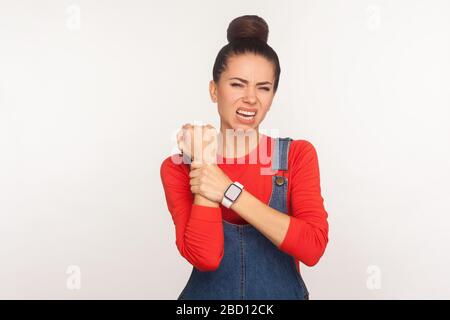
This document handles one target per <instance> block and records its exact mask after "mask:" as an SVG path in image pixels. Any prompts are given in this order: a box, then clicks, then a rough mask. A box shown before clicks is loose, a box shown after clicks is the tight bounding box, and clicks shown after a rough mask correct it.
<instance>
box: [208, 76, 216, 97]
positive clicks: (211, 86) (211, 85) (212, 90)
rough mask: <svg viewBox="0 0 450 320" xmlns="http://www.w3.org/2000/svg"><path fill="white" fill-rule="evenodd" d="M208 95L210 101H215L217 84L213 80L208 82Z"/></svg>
mask: <svg viewBox="0 0 450 320" xmlns="http://www.w3.org/2000/svg"><path fill="white" fill-rule="evenodd" d="M209 95H210V96H211V101H212V102H217V86H216V83H215V82H214V80H211V81H210V82H209Z"/></svg>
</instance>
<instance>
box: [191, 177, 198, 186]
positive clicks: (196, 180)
mask: <svg viewBox="0 0 450 320" xmlns="http://www.w3.org/2000/svg"><path fill="white" fill-rule="evenodd" d="M189 184H190V185H191V186H198V185H200V178H199V177H195V178H192V179H190V180H189Z"/></svg>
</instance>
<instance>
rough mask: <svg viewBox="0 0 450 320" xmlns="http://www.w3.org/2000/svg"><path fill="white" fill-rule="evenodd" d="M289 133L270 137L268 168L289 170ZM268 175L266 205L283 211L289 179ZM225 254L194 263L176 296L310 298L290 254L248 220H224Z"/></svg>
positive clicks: (232, 298) (184, 298) (221, 298)
mask: <svg viewBox="0 0 450 320" xmlns="http://www.w3.org/2000/svg"><path fill="white" fill-rule="evenodd" d="M291 140H292V139H291V138H289V137H287V138H274V145H273V149H272V150H273V151H272V170H283V171H287V170H288V154H289V145H290V142H291ZM282 173H283V175H273V176H272V195H271V197H270V201H269V206H270V207H272V208H274V209H276V210H278V211H280V212H282V213H285V214H287V205H288V204H287V190H288V179H287V177H285V175H284V172H282ZM223 231H224V255H223V258H222V261H221V263H220V266H219V268H218V269H216V270H214V271H206V272H202V271H199V270H198V269H196V268H195V267H193V269H192V273H191V275H190V278H189V280H188V282H187V284H186V286H185V288H184V289H183V291H182V292H181V294H180V295H179V297H178V300H263V299H266V300H267V299H269V300H270V299H273V300H280V299H282V300H308V299H309V292H308V290H307V288H306V286H305V283H304V282H303V279H302V277H301V275H300V273H299V272H298V271H297V268H296V266H295V260H294V258H293V257H292V256H290V255H288V254H287V253H284V252H283V251H281V250H280V249H278V248H277V247H276V246H275V245H274V244H273V243H272V242H271V241H270V240H269V239H267V238H266V237H265V236H264V235H263V234H262V233H261V232H259V231H258V230H257V229H256V228H254V227H253V226H252V225H251V224H244V225H238V224H233V223H230V222H227V221H225V220H223Z"/></svg>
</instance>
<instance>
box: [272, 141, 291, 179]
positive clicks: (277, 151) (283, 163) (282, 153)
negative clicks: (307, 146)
mask: <svg viewBox="0 0 450 320" xmlns="http://www.w3.org/2000/svg"><path fill="white" fill-rule="evenodd" d="M291 141H292V138H290V137H286V138H275V139H274V145H273V149H272V150H273V152H272V170H273V171H275V170H287V169H288V156H289V146H290V144H291Z"/></svg>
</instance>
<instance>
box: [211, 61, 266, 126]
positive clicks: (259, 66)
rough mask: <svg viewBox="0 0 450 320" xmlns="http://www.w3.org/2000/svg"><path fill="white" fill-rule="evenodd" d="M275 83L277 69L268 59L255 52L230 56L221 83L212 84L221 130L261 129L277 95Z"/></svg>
mask: <svg viewBox="0 0 450 320" xmlns="http://www.w3.org/2000/svg"><path fill="white" fill-rule="evenodd" d="M274 82H275V68H274V65H273V63H271V62H270V61H268V60H267V59H266V58H264V57H262V56H260V55H256V54H254V53H245V54H240V55H234V56H232V57H230V58H229V59H228V66H227V68H226V69H225V70H224V71H223V72H222V74H221V76H220V79H219V81H218V84H217V85H216V84H215V82H214V80H211V81H210V83H209V90H210V95H211V99H212V101H213V102H215V103H217V108H218V111H219V115H220V125H221V129H222V130H226V129H234V130H236V129H243V130H244V131H247V130H249V129H253V130H255V131H258V128H259V124H260V123H261V122H262V121H263V120H264V118H265V116H266V113H267V112H268V111H269V109H270V106H271V105H272V100H273V98H274V96H275V93H274V91H273V89H274ZM252 115H253V116H252Z"/></svg>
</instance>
